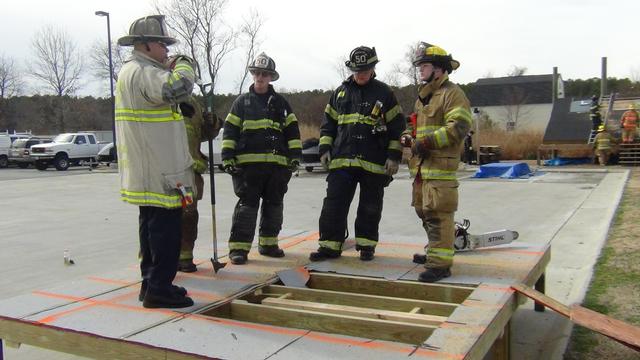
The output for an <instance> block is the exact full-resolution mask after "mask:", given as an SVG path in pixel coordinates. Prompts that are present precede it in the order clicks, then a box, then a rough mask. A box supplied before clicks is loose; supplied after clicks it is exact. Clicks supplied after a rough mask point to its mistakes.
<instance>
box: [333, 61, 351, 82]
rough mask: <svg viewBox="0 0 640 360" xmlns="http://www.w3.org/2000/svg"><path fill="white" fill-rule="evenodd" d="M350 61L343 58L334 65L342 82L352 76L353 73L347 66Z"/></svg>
mask: <svg viewBox="0 0 640 360" xmlns="http://www.w3.org/2000/svg"><path fill="white" fill-rule="evenodd" d="M347 60H349V59H348V58H347V57H346V56H341V57H339V58H337V59H336V60H335V62H334V64H333V68H334V69H335V70H336V73H337V74H338V76H339V77H340V82H342V81H345V80H346V79H347V78H348V77H349V76H351V71H349V69H348V68H347V66H346V65H345V62H346V61H347Z"/></svg>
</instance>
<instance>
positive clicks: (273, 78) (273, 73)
mask: <svg viewBox="0 0 640 360" xmlns="http://www.w3.org/2000/svg"><path fill="white" fill-rule="evenodd" d="M248 69H249V72H251V71H264V72H267V73H269V74H271V81H276V80H278V79H280V74H278V72H277V71H275V70H268V69H265V68H261V67H251V66H249V68H248Z"/></svg>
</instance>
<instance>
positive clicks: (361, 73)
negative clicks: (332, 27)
mask: <svg viewBox="0 0 640 360" xmlns="http://www.w3.org/2000/svg"><path fill="white" fill-rule="evenodd" d="M377 63H378V55H377V53H376V49H375V48H373V47H368V46H359V47H357V48H355V49H353V51H351V54H350V55H349V60H348V61H346V63H345V65H346V67H347V68H348V69H349V70H351V72H352V73H353V74H352V75H351V76H349V78H347V79H346V80H345V81H343V82H342V84H341V85H340V86H339V87H338V88H337V89H336V90H335V91H334V92H333V95H332V96H331V98H330V100H329V104H327V107H326V108H325V113H324V120H323V122H322V125H321V127H320V145H319V150H320V154H321V161H322V163H323V165H324V166H325V167H326V168H328V170H329V175H328V176H327V195H326V197H325V198H324V202H323V205H322V211H321V214H320V220H319V227H320V239H319V247H318V250H317V251H315V252H312V253H311V254H310V255H309V259H310V260H311V261H321V260H325V259H328V258H336V257H338V256H340V255H341V254H342V247H343V245H344V240H345V234H346V232H347V231H346V229H347V214H348V212H349V206H350V204H351V201H352V200H353V197H354V194H355V191H356V188H357V187H358V186H359V187H360V197H359V198H360V200H359V204H358V211H357V216H356V221H355V240H356V250H358V251H360V260H362V261H369V260H372V259H373V258H374V253H375V249H376V246H377V245H378V225H379V223H380V218H381V215H382V203H383V197H384V188H385V187H386V186H388V185H389V183H390V182H391V180H392V179H393V178H392V176H393V175H394V174H395V173H396V172H397V171H398V164H399V162H400V159H401V157H402V148H401V147H400V141H399V140H400V135H401V134H402V131H403V130H404V129H405V120H404V116H403V115H402V109H401V108H400V105H399V104H398V101H397V100H396V97H395V95H394V94H393V91H391V88H389V86H387V84H385V83H383V82H381V81H378V80H376V79H375V66H376V64H377Z"/></svg>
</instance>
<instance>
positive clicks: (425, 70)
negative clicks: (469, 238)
mask: <svg viewBox="0 0 640 360" xmlns="http://www.w3.org/2000/svg"><path fill="white" fill-rule="evenodd" d="M413 65H415V66H416V67H418V68H419V71H420V79H421V80H422V82H423V84H422V85H420V87H419V89H418V100H417V101H416V103H415V112H416V114H418V118H417V121H416V127H417V128H416V129H415V130H416V135H415V139H413V137H412V136H411V129H409V130H407V131H406V132H405V133H404V134H403V135H402V138H401V143H402V145H403V146H407V147H408V146H411V152H412V157H411V159H410V161H409V170H410V172H411V174H412V175H415V180H414V182H413V199H412V205H413V207H414V208H415V211H416V214H417V215H418V217H419V218H420V219H422V225H423V227H424V229H425V230H426V232H427V237H428V245H427V247H426V253H427V261H426V263H425V267H426V271H424V272H422V273H420V276H419V278H418V280H420V281H423V282H435V281H438V280H441V279H443V278H445V277H448V276H450V275H451V271H450V268H451V265H452V264H453V253H454V247H453V243H454V240H455V223H454V214H455V211H456V210H457V209H458V181H457V179H456V170H457V168H458V162H459V158H460V151H461V150H462V145H463V141H464V137H465V135H466V134H467V133H468V132H469V129H470V128H471V122H472V117H471V112H470V109H469V100H467V97H466V96H465V94H464V92H463V91H462V90H461V89H460V88H459V87H458V86H457V85H456V84H454V83H452V82H451V81H450V80H449V75H448V74H450V73H451V72H452V71H453V70H456V69H457V68H458V67H459V66H460V63H459V62H458V61H456V60H454V59H453V58H452V56H451V55H450V54H448V53H447V52H446V51H445V50H444V49H442V48H440V47H438V46H435V45H431V44H427V43H424V42H423V43H420V44H419V46H418V48H417V50H416V54H415V57H414V61H413Z"/></svg>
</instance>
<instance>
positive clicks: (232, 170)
mask: <svg viewBox="0 0 640 360" xmlns="http://www.w3.org/2000/svg"><path fill="white" fill-rule="evenodd" d="M222 168H223V169H224V172H226V173H227V174H229V175H240V174H241V173H242V169H241V168H239V167H237V166H236V161H235V160H234V159H231V160H224V161H222Z"/></svg>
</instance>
